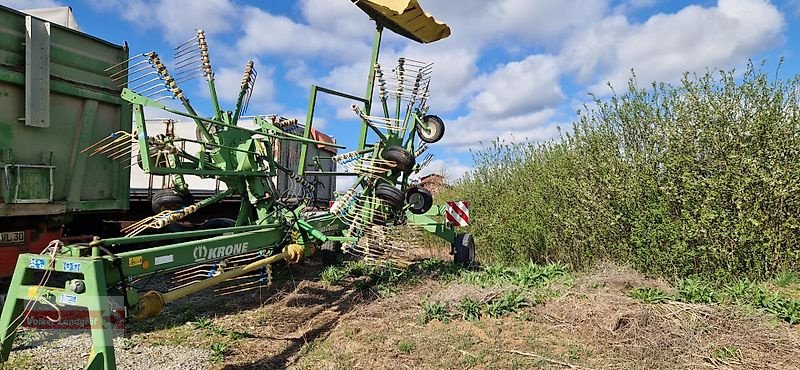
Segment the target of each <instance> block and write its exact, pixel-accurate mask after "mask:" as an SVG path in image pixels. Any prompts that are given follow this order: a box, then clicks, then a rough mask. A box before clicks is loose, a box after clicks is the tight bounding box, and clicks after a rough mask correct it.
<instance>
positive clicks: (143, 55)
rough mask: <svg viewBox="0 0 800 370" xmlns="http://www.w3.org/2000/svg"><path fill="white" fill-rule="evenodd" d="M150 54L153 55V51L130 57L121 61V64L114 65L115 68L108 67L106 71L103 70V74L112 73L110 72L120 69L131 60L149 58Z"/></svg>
mask: <svg viewBox="0 0 800 370" xmlns="http://www.w3.org/2000/svg"><path fill="white" fill-rule="evenodd" d="M150 53H152V51H149V52H147V53H142V54H136V55H134V56H132V57H130V58H128V59H126V60H123V61H121V62H119V63H117V64H114V65H113V66H111V67H108V68H106V69H104V70H103V72H108V71H110V70H112V69H114V68H117V67H119V66H121V65H123V64H125V63H128V62H130V61H131V60H134V59H136V58H141V57H147V56H148V55H150Z"/></svg>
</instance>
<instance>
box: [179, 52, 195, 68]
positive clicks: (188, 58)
mask: <svg viewBox="0 0 800 370" xmlns="http://www.w3.org/2000/svg"><path fill="white" fill-rule="evenodd" d="M175 59H176V61H175V62H174V63H173V65H174V66H175V67H178V66H182V65H185V64H187V63H188V62H194V61H197V62H199V61H200V55H199V54H197V55H196V54H189V55H188V56H186V58H183V59H181V60H177V59H178V58H175Z"/></svg>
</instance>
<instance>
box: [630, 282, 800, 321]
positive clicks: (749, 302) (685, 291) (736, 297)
mask: <svg viewBox="0 0 800 370" xmlns="http://www.w3.org/2000/svg"><path fill="white" fill-rule="evenodd" d="M793 284H794V283H793ZM628 296H630V297H632V298H634V299H638V300H640V301H643V302H646V303H653V304H657V303H665V302H667V301H671V300H674V301H678V302H685V303H705V304H711V303H719V304H728V305H742V306H749V307H753V308H755V309H759V310H762V311H764V312H767V313H769V314H772V315H775V316H776V317H777V318H779V319H781V320H783V321H786V322H788V323H789V324H792V325H795V324H800V300H797V299H794V298H790V297H786V296H784V295H782V293H781V292H770V291H769V290H768V289H767V288H766V287H765V286H764V285H763V284H756V283H753V282H751V281H749V280H738V281H735V282H732V283H729V284H726V285H724V286H722V287H716V286H714V285H712V284H710V283H708V282H706V281H703V280H699V279H683V280H680V281H679V282H678V284H677V293H676V294H675V295H674V296H671V295H668V294H666V293H664V292H663V291H661V290H659V289H657V288H649V287H640V288H636V289H634V290H632V291H630V292H629V293H628Z"/></svg>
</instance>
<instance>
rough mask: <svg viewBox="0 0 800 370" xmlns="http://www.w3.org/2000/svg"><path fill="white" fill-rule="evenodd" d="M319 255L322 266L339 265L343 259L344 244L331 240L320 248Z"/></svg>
mask: <svg viewBox="0 0 800 370" xmlns="http://www.w3.org/2000/svg"><path fill="white" fill-rule="evenodd" d="M317 253H319V257H320V260H322V265H324V266H331V265H338V264H339V263H340V262H341V257H342V243H340V242H334V241H330V240H329V241H327V242H325V243H322V245H320V246H319V248H318V250H317Z"/></svg>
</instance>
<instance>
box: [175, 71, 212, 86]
mask: <svg viewBox="0 0 800 370" xmlns="http://www.w3.org/2000/svg"><path fill="white" fill-rule="evenodd" d="M204 76H205V75H204V74H202V73H200V74H196V75H188V76H184V77H181V78H178V79H175V83H179V84H182V83H186V82H189V81H191V80H194V79H195V78H200V77H204Z"/></svg>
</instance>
